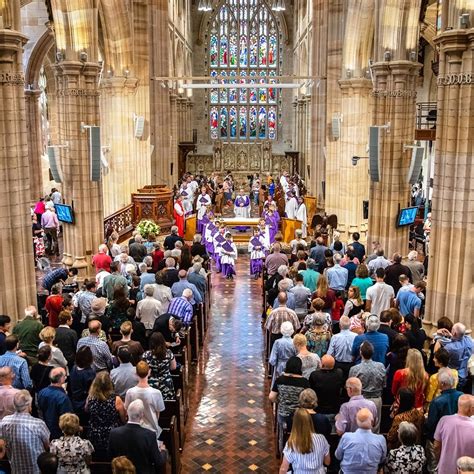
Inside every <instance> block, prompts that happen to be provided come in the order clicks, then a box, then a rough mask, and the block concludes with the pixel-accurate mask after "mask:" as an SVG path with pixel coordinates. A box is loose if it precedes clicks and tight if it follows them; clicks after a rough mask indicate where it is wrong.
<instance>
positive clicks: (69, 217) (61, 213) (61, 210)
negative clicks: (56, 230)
mask: <svg viewBox="0 0 474 474" xmlns="http://www.w3.org/2000/svg"><path fill="white" fill-rule="evenodd" d="M54 207H55V209H56V215H57V216H58V221H59V222H64V223H65V224H74V210H73V209H72V207H71V206H68V205H66V204H55V205H54Z"/></svg>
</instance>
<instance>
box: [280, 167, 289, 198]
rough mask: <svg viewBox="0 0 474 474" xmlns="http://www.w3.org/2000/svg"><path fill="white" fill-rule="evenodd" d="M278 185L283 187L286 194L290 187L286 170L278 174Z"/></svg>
mask: <svg viewBox="0 0 474 474" xmlns="http://www.w3.org/2000/svg"><path fill="white" fill-rule="evenodd" d="M280 186H281V187H282V188H283V191H284V193H285V195H286V193H287V192H288V191H289V187H290V183H289V181H288V171H283V174H282V175H281V176H280Z"/></svg>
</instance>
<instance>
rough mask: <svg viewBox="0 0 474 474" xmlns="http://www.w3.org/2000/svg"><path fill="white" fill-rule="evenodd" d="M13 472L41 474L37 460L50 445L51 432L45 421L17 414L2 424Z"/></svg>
mask: <svg viewBox="0 0 474 474" xmlns="http://www.w3.org/2000/svg"><path fill="white" fill-rule="evenodd" d="M0 437H2V438H3V439H5V442H6V445H7V456H8V459H9V461H10V465H11V468H12V472H18V473H28V474H40V469H39V467H38V464H36V460H37V459H38V456H39V455H40V454H41V453H43V452H44V451H45V446H47V445H48V443H49V430H48V428H47V427H46V424H45V422H44V421H43V420H40V419H38V418H33V417H32V416H31V415H30V414H29V413H15V414H13V415H9V416H6V417H5V418H4V419H3V420H2V421H1V422H0Z"/></svg>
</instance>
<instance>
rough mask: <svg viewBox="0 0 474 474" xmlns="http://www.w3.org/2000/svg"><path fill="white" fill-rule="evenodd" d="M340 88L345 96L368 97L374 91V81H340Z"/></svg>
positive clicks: (363, 79) (358, 78)
mask: <svg viewBox="0 0 474 474" xmlns="http://www.w3.org/2000/svg"><path fill="white" fill-rule="evenodd" d="M339 87H340V88H341V91H342V93H343V94H357V95H367V94H369V93H370V91H371V90H372V81H371V80H370V79H366V78H365V77H354V78H352V79H341V80H340V81H339Z"/></svg>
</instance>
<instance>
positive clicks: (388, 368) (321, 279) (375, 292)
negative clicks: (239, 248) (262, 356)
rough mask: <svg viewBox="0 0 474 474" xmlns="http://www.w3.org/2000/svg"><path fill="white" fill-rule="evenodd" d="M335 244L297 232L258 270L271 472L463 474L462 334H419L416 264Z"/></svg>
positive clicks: (420, 276) (443, 326) (466, 451)
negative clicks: (275, 464)
mask: <svg viewBox="0 0 474 474" xmlns="http://www.w3.org/2000/svg"><path fill="white" fill-rule="evenodd" d="M337 237H338V235H337V234H336V239H334V241H333V242H332V243H331V244H330V245H327V244H326V242H325V240H324V239H325V237H324V236H323V235H321V234H320V233H319V232H318V231H316V232H315V235H314V237H313V238H312V239H311V240H310V239H303V238H302V235H301V232H297V234H296V236H295V239H294V240H293V241H292V242H291V243H290V244H289V245H286V244H283V243H282V242H276V243H275V244H273V245H272V247H271V252H270V253H269V254H268V255H267V256H266V258H265V260H264V268H265V279H264V282H265V290H266V294H265V301H266V307H267V309H266V313H265V314H264V318H265V319H264V327H265V329H266V332H267V355H268V362H269V373H270V374H271V377H272V381H271V390H270V394H269V399H270V401H271V402H272V403H273V404H274V411H275V421H276V425H277V436H278V446H279V452H280V453H281V455H282V464H281V468H280V472H281V473H286V472H287V471H288V469H289V467H291V468H292V469H293V471H292V472H294V473H306V472H312V473H319V472H326V468H327V469H328V472H343V473H344V474H348V473H361V472H364V473H374V474H375V473H377V472H382V471H384V472H388V473H397V474H398V473H422V472H438V473H440V474H443V473H456V472H471V471H470V468H469V466H471V468H472V462H473V459H472V458H474V396H473V395H472V385H471V383H472V382H471V377H470V374H469V366H468V364H469V363H471V364H472V360H471V362H470V359H471V357H472V352H473V340H472V338H471V337H470V336H469V335H468V334H467V332H468V331H467V328H466V327H465V326H464V325H463V324H461V323H455V324H454V323H453V321H450V320H449V319H448V318H446V317H440V319H439V321H438V323H437V331H436V332H435V333H433V334H429V335H427V334H426V333H425V331H424V330H423V328H422V322H423V309H424V296H425V293H426V291H429V289H427V288H426V282H425V280H424V275H425V268H424V265H423V260H424V258H423V255H418V254H417V252H416V251H415V252H411V254H410V255H409V258H408V260H407V261H406V262H405V261H404V260H403V259H402V256H401V255H400V254H398V253H396V254H394V255H393V256H392V257H391V258H387V257H386V256H385V255H384V251H383V248H382V247H381V245H380V244H379V243H378V242H374V243H373V251H372V253H370V252H366V249H365V246H364V245H362V244H361V243H360V241H359V240H360V236H359V234H358V233H355V234H353V235H352V242H351V243H349V244H348V245H344V244H343V243H342V242H340V240H339V239H338V238H337ZM463 466H464V468H463ZM466 466H468V467H466ZM463 469H465V470H463Z"/></svg>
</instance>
